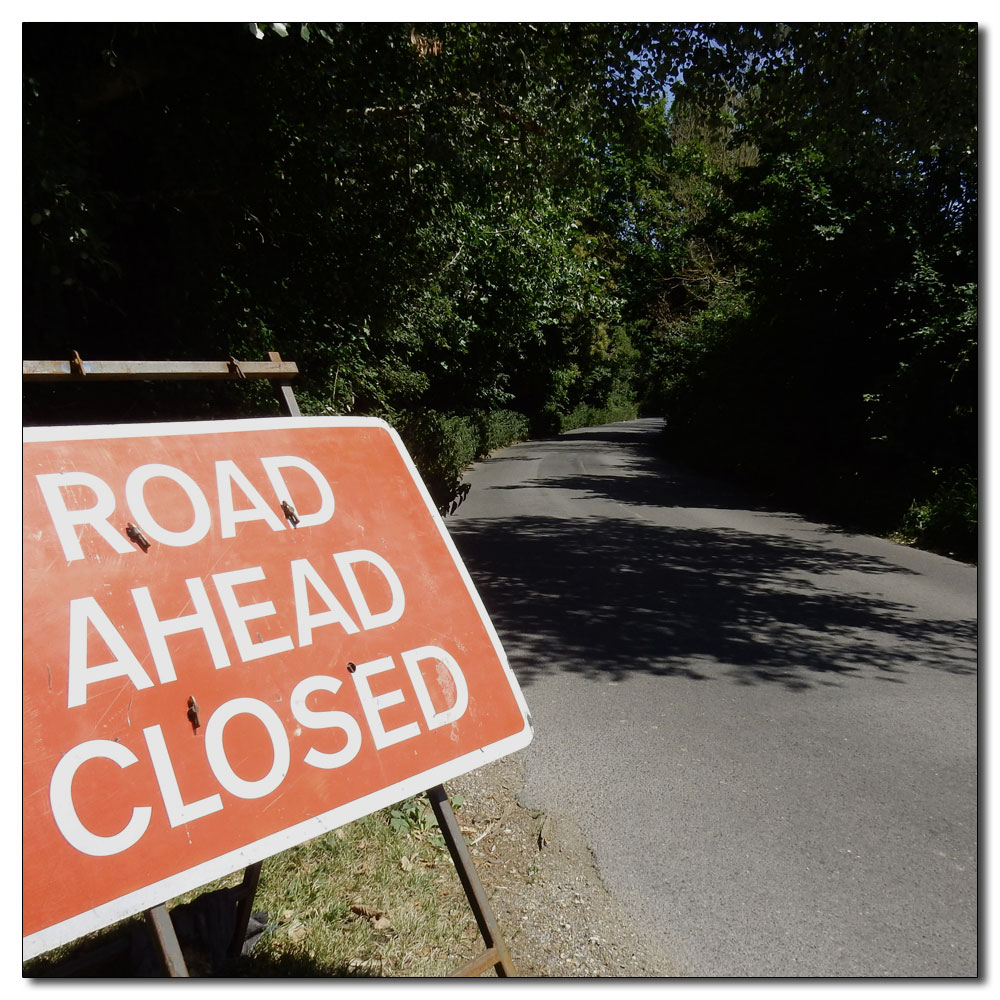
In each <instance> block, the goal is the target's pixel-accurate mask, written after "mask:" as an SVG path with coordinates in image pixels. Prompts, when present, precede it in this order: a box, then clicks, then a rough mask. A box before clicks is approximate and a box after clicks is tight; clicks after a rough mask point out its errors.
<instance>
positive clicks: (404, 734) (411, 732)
mask: <svg viewBox="0 0 1000 1000" xmlns="http://www.w3.org/2000/svg"><path fill="white" fill-rule="evenodd" d="M394 666H395V663H393V662H392V657H391V656H383V657H381V658H380V659H378V660H371V661H369V662H368V663H359V664H358V665H357V667H356V668H355V670H354V673H352V674H351V676H352V677H353V678H354V686H355V687H356V688H357V690H358V698H360V699H361V708H362V709H363V710H364V713H365V718H366V719H367V720H368V728H369V729H370V730H371V732H372V740H374V742H375V749H376V750H384V749H385V748H386V747H390V746H392V745H393V744H394V743H400V742H402V741H403V740H409V739H412V738H413V737H414V736H419V735H420V727H419V726H418V725H417V724H416V723H415V722H410V723H407V724H406V725H405V726H399V727H398V728H396V729H392V730H389V731H388V732H387V731H386V729H385V726H383V725H382V717H381V715H380V714H379V713H380V712H382V711H384V710H385V709H387V708H391V707H392V706H393V705H398V704H399V703H400V702H402V701H404V700H405V695H404V694H403V692H402V691H400V690H398V689H397V690H396V691H387V692H386V693H385V694H380V695H375V694H373V693H372V689H371V685H370V684H369V683H368V678H369V677H373V676H374V675H375V674H381V673H384V672H385V671H386V670H392V668H393V667H394Z"/></svg>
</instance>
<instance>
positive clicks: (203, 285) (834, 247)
mask: <svg viewBox="0 0 1000 1000" xmlns="http://www.w3.org/2000/svg"><path fill="white" fill-rule="evenodd" d="M977 41H978V38H977V29H976V27H975V26H974V25H972V26H970V25H962V24H925V23H918V24H899V23H892V24H854V23H836V24H833V23H819V24H815V23H797V24H791V25H786V24H711V23H708V24H640V23H627V24H626V23H601V24H592V23H572V24H561V23H545V24H527V23H501V24H476V23H436V24H429V23H427V24H418V23H413V24H409V23H407V24H403V23H382V22H379V23H344V24H333V23H330V24H287V25H284V24H283V25H277V24H259V25H258V24H253V25H248V24H180V23H166V24H159V23H142V24H138V23H136V24H94V23H86V24H51V23H38V24H30V23H29V24H25V25H24V27H23V88H24V90H23V93H24V97H23V109H24V125H23V156H24V190H23V214H24V255H23V282H24V299H23V300H24V331H23V336H24V352H25V356H26V357H34V358H52V357H58V358H63V357H66V356H68V354H69V353H70V352H71V351H72V350H74V349H77V350H79V351H80V352H81V354H83V355H84V356H85V357H91V358H101V357H104V358H135V359H143V358H151V359H158V358H177V359H182V358H199V359H200V358H217V357H222V358H225V357H229V356H230V355H235V356H242V357H248V358H253V357H261V356H263V352H265V351H268V350H277V351H280V352H281V354H282V356H283V357H286V358H288V359H292V360H295V361H296V362H297V363H298V365H299V367H300V370H301V372H302V375H301V378H300V379H299V380H298V384H297V394H298V395H299V397H300V402H301V404H302V405H303V408H304V410H306V411H307V412H315V413H324V412H325V413H347V412H354V413H372V414H378V415H381V416H384V417H386V418H387V419H389V420H391V421H392V422H394V423H396V424H397V425H398V426H399V427H400V428H401V429H403V430H404V431H405V432H406V434H407V435H408V437H409V440H410V441H411V442H412V447H414V449H415V451H416V452H417V453H419V454H418V461H422V463H423V467H424V468H425V469H431V468H432V467H433V468H434V469H440V470H441V471H440V475H438V474H437V473H435V474H434V475H432V476H431V478H432V479H434V480H435V485H434V489H435V490H436V492H437V495H438V497H439V499H440V501H441V503H442V504H443V505H446V504H447V503H448V502H449V501H450V499H451V497H452V494H453V493H454V490H455V488H456V486H457V481H458V480H457V474H458V472H460V466H461V463H462V462H464V461H467V460H469V459H470V457H474V456H475V455H476V454H479V453H481V452H482V451H483V449H484V448H487V447H491V446H496V443H497V441H500V440H502V439H503V438H504V436H505V435H506V436H508V437H509V436H510V435H523V434H526V433H550V432H554V431H558V430H560V429H565V428H567V427H569V426H572V425H574V424H579V423H581V422H595V421H597V420H604V419H616V418H622V417H626V416H629V415H632V414H634V413H635V412H637V411H638V410H639V409H642V410H643V411H644V412H650V413H658V414H662V415H664V416H665V417H666V419H667V435H666V443H667V446H668V447H669V449H670V450H671V451H672V452H673V453H674V454H675V455H677V456H680V457H682V458H684V459H686V460H688V461H691V462H696V463H698V464H701V465H706V466H710V467H713V468H715V469H717V470H722V471H725V472H727V473H730V474H737V475H742V476H745V477H747V478H750V479H751V480H753V481H754V482H755V483H756V484H757V485H759V486H762V487H764V488H767V489H771V490H776V491H777V490H782V491H784V490H793V489H794V490H797V491H798V494H799V495H801V497H802V499H803V502H806V503H811V504H819V505H820V506H821V507H826V506H829V507H830V508H831V509H835V510H836V511H838V512H840V513H841V514H844V515H845V516H846V515H850V516H854V517H859V518H865V519H867V520H869V521H871V522H872V523H874V524H875V525H876V526H877V527H880V528H883V529H885V530H888V529H890V528H892V527H899V526H900V525H902V526H903V527H905V528H907V530H908V531H909V532H910V534H912V535H916V536H920V537H924V538H925V540H929V541H931V542H934V543H937V544H942V545H951V546H957V545H959V544H963V545H964V546H965V547H966V548H968V546H969V545H970V544H971V545H973V546H974V537H975V536H974V530H975V529H974V524H975V505H976V504H975V496H976V492H975V481H976V465H977V410H976V404H977V383H978V378H977V363H976V343H977V245H978V213H977V205H978V135H977V125H978V105H977V94H978V78H977V60H978V52H977ZM81 388H82V387H81ZM73 390H74V391H68V389H67V388H64V387H61V389H60V391H55V390H52V389H41V388H31V389H29V390H28V391H26V396H25V420H27V421H31V422H64V421H72V420H85V419H93V418H94V416H95V414H96V413H97V409H96V408H98V407H100V406H105V407H106V406H107V405H108V404H107V402H106V401H103V402H100V403H98V401H97V399H98V398H97V396H96V395H95V394H93V393H92V392H90V391H89V390H88V391H87V392H80V391H78V390H77V389H76V387H73ZM195 395H196V396H197V394H195ZM190 402H191V399H190V396H189V397H185V401H183V402H182V400H181V398H180V396H179V395H178V394H177V393H175V392H172V391H168V390H158V393H157V396H156V401H155V402H154V403H153V404H151V403H150V397H149V395H148V394H145V395H143V394H141V393H140V392H139V390H134V391H132V390H126V389H121V388H119V389H118V390H116V395H115V402H114V407H115V409H116V414H115V416H114V418H115V419H129V418H133V417H135V416H136V415H137V414H142V417H141V418H142V419H145V418H148V416H149V415H159V416H171V415H174V414H175V413H176V415H183V414H182V413H181V410H182V408H183V406H188V405H190ZM196 405H197V406H199V407H201V408H203V409H204V408H209V407H211V409H212V411H213V412H219V413H226V412H230V411H236V410H239V411H241V412H246V411H249V410H259V409H266V408H267V407H268V406H269V405H271V404H270V402H269V399H268V397H267V396H266V394H262V393H261V392H260V391H259V389H254V388H253V387H251V388H247V387H246V386H242V387H239V388H238V389H234V388H233V387H227V389H226V391H225V392H224V393H222V394H221V395H220V393H219V391H218V390H217V389H216V390H214V395H212V396H209V395H208V394H207V391H206V392H202V395H201V396H197V399H196ZM108 416H109V415H108V414H102V419H106V418H108ZM970 532H971V533H972V534H970ZM962 539H964V541H960V540H962Z"/></svg>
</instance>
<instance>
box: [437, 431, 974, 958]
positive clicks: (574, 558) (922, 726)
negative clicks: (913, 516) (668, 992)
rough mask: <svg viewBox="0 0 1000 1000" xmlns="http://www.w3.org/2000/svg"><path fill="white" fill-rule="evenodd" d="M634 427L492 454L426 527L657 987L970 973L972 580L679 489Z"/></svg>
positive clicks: (532, 801) (548, 782) (968, 572)
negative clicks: (458, 564)
mask: <svg viewBox="0 0 1000 1000" xmlns="http://www.w3.org/2000/svg"><path fill="white" fill-rule="evenodd" d="M659 427H660V423H659V422H658V421H655V420H636V421H630V422H627V423H623V424H613V425H609V426H606V427H599V428H587V429H582V430H578V431H575V432H571V433H569V434H566V435H563V436H562V437H559V438H557V439H552V440H545V441H537V442H529V443H525V444H521V445H517V446H515V447H512V448H507V449H505V450H503V451H500V452H497V453H495V454H494V455H493V456H491V457H490V458H489V459H488V460H487V461H485V462H482V463H479V464H478V465H476V466H475V467H473V469H472V470H471V471H470V473H469V475H468V482H469V483H470V484H471V491H470V493H469V496H468V499H467V500H466V501H465V503H464V504H462V506H461V507H460V508H459V509H458V511H457V512H456V513H455V514H454V515H453V516H452V517H450V518H448V526H449V528H450V530H451V533H452V536H453V537H454V539H455V541H456V544H457V545H458V548H459V550H460V551H461V553H462V555H463V557H464V558H465V560H466V563H467V565H468V567H469V570H470V572H471V574H472V577H473V579H474V580H475V581H476V585H477V587H478V588H479V590H480V593H481V594H482V597H483V600H484V602H485V604H486V606H487V608H488V609H489V611H490V614H491V615H492V617H493V620H494V623H495V624H496V626H497V630H498V632H499V633H500V636H501V638H502V639H503V641H504V645H505V647H506V649H507V653H508V656H509V658H510V661H511V665H512V667H513V669H514V671H515V673H516V674H517V676H518V678H519V680H520V683H521V685H522V687H523V690H524V693H525V697H526V699H527V702H528V706H529V708H530V710H531V713H532V718H533V721H534V725H535V738H534V741H533V742H532V744H531V745H530V746H529V747H528V748H527V750H525V751H523V756H524V760H525V767H526V773H527V777H526V783H525V788H524V791H523V793H522V800H523V803H524V804H525V805H526V806H528V807H530V808H544V809H546V810H548V811H549V812H553V813H556V814H565V815H570V816H572V817H573V818H574V819H575V820H576V822H577V823H578V824H579V825H580V827H581V828H582V829H583V831H584V832H585V834H586V836H587V838H588V840H589V842H590V844H591V847H592V849H593V851H594V854H595V857H596V859H597V863H598V866H599V868H600V870H601V874H602V876H603V878H604V880H605V882H606V884H607V886H608V888H609V890H610V891H611V892H612V893H613V894H614V895H615V896H617V897H618V898H619V899H620V900H622V901H623V902H624V903H625V904H626V905H627V906H628V907H629V909H630V911H631V912H633V913H634V914H635V923H636V930H637V931H638V932H639V933H640V934H641V935H642V936H643V937H644V938H645V939H646V940H647V941H648V943H649V945H650V947H651V948H653V949H655V950H656V951H657V952H658V953H659V954H661V955H663V956H664V969H665V970H666V969H668V968H673V969H680V970H681V974H682V975H685V976H692V977H744V976H757V977H786V976H808V977H829V976H836V977H854V976H859V977H871V976H893V977H895V976H919V977H936V976H947V977H953V976H975V975H976V974H977V868H976V862H977V681H978V678H977V634H978V627H977V573H976V569H975V567H972V566H967V565H964V564H962V563H958V562H954V561H952V560H948V559H945V558H942V557H939V556H936V555H932V554H930V553H926V552H921V551H917V550H913V549H908V548H905V547H902V546H898V545H894V544H892V543H889V542H886V541H883V540H881V539H878V538H873V537H868V536H861V535H853V534H848V533H844V532H840V531H837V530H835V529H832V528H830V527H827V526H824V525H820V524H816V523H811V522H809V521H806V520H803V519H802V518H801V517H798V516H796V515H794V514H791V513H784V512H781V511H778V510H775V509H772V508H770V507H767V506H765V505H761V504H758V503H756V502H755V501H754V500H753V498H752V497H748V496H746V495H744V494H742V493H740V492H739V491H737V490H735V489H733V488H731V487H728V486H726V485H724V484H720V483H718V482H714V481H711V480H707V479H704V478H701V477H697V476H694V475H692V474H690V473H687V472H685V471H683V470H681V469H679V468H677V467H674V466H673V465H671V464H669V463H667V462H665V461H663V460H662V459H660V458H659V457H658V456H657V455H656V453H655V452H654V450H653V449H652V447H651V442H652V441H653V438H654V435H655V434H656V432H657V431H658V429H659Z"/></svg>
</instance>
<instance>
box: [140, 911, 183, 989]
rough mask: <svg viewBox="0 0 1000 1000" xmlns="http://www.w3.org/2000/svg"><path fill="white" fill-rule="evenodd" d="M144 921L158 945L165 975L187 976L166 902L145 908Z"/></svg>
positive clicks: (174, 976)
mask: <svg viewBox="0 0 1000 1000" xmlns="http://www.w3.org/2000/svg"><path fill="white" fill-rule="evenodd" d="M146 923H147V924H148V925H149V927H150V929H151V930H152V932H153V936H154V937H155V938H156V943H157V944H158V945H159V947H160V954H161V955H162V956H163V965H164V968H165V969H166V972H167V975H168V976H171V977H172V978H178V979H180V978H188V969H187V963H186V962H185V961H184V953H183V952H182V951H181V945H180V942H179V941H178V940H177V932H176V931H175V930H174V922H173V921H172V920H171V919H170V914H169V913H168V912H167V907H166V904H164V903H160V904H159V906H154V907H152V909H149V910H146Z"/></svg>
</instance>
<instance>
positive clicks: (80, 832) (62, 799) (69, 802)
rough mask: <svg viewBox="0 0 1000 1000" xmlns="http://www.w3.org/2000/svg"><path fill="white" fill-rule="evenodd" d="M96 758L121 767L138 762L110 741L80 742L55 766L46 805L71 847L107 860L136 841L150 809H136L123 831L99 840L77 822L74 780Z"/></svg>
mask: <svg viewBox="0 0 1000 1000" xmlns="http://www.w3.org/2000/svg"><path fill="white" fill-rule="evenodd" d="M98 757H103V758H105V759H107V760H110V761H113V762H114V763H116V764H117V765H118V766H119V767H121V768H125V767H131V765H132V764H135V763H137V762H138V759H139V758H138V757H136V755H135V754H134V753H132V751H131V750H129V749H128V747H124V746H122V745H121V743H115V742H114V741H113V740H88V741H87V742H86V743H81V744H79V745H78V746H75V747H73V749H72V750H69V751H67V753H66V754H65V755H64V756H63V758H62V760H60V761H59V763H58V764H56V768H55V770H54V771H53V772H52V781H51V782H50V783H49V804H50V805H51V806H52V818H53V819H54V820H55V822H56V826H57V827H59V832H60V833H61V834H62V835H63V836H64V837H65V838H66V840H68V841H69V843H70V845H71V846H72V847H75V848H76V849H77V850H78V851H80V852H81V853H83V854H89V855H91V856H93V857H97V858H106V857H108V856H109V855H112V854H120V853H121V852H122V851H124V850H125V849H126V848H129V847H131V846H132V845H133V844H135V843H136V842H137V841H138V840H139V838H140V837H141V836H142V835H143V834H144V833H145V832H146V827H147V826H149V818H150V816H151V815H152V813H153V810H152V809H151V808H150V807H149V806H138V807H136V808H135V809H133V810H132V816H131V818H130V819H129V821H128V823H126V824H125V828H124V829H123V830H121V831H120V832H118V833H116V834H114V835H113V836H110V837H102V836H100V835H98V834H96V833H92V832H91V831H90V830H88V829H87V828H86V827H85V826H84V825H83V823H81V822H80V817H79V816H77V814H76V808H75V807H74V805H73V778H74V777H76V772H77V770H78V769H79V768H80V766H81V765H82V764H84V763H85V762H86V761H88V760H95V759H96V758H98Z"/></svg>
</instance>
